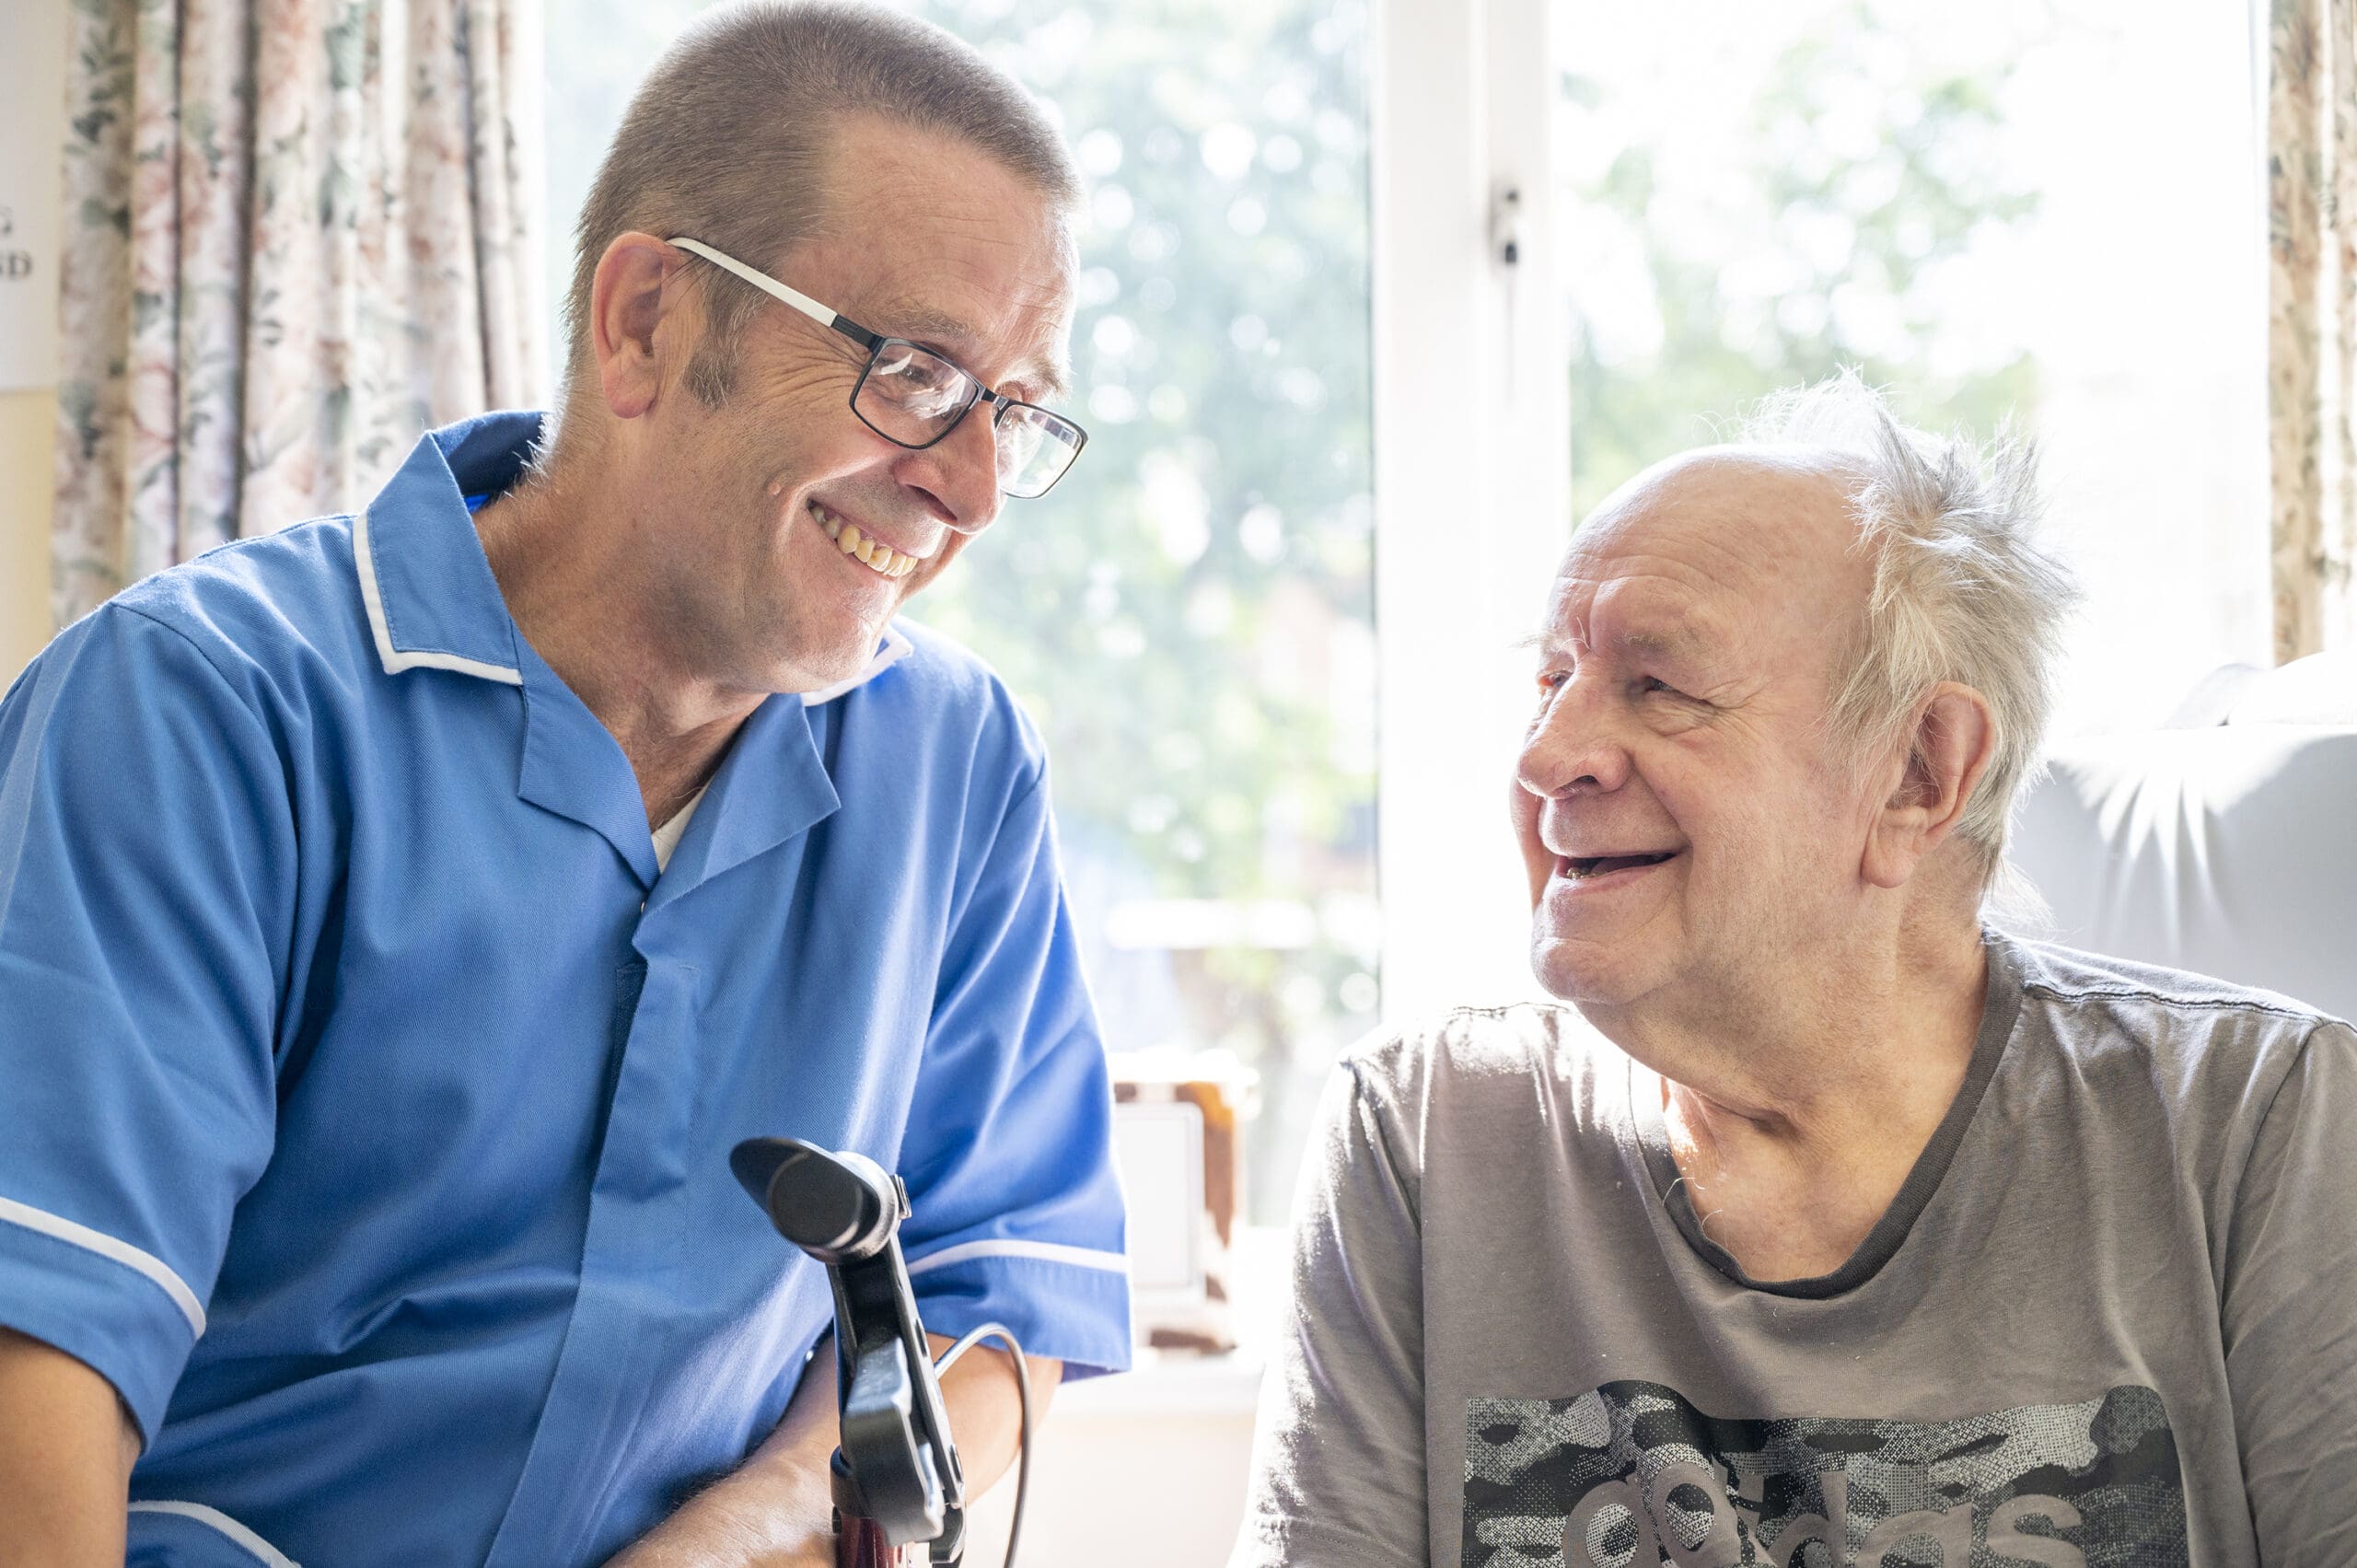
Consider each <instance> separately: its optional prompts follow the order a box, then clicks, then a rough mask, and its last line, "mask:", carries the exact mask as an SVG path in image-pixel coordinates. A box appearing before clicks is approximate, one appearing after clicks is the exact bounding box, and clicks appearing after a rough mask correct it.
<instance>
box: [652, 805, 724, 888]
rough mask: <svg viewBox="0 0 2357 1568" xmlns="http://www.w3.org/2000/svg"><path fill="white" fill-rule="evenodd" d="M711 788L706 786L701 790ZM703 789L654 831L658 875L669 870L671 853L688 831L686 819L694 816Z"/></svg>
mask: <svg viewBox="0 0 2357 1568" xmlns="http://www.w3.org/2000/svg"><path fill="white" fill-rule="evenodd" d="M711 787H712V786H711V785H710V784H706V785H704V786H703V789H710V788H711ZM703 789H700V790H698V791H696V792H695V794H693V795H691V796H688V803H687V804H686V805H685V806H682V807H679V814H678V815H676V816H674V817H673V818H672V819H670V820H669V821H668V822H666V823H664V824H663V825H662V826H661V827H659V828H657V829H656V830H655V869H656V873H657V874H658V875H659V874H660V873H662V872H664V871H666V870H668V869H669V868H670V865H671V852H672V851H673V850H675V849H678V848H679V840H680V838H681V836H682V835H684V834H685V833H686V832H687V830H688V819H689V818H691V817H692V816H694V815H695V814H696V807H697V805H698V804H699V803H701V802H702V799H703Z"/></svg>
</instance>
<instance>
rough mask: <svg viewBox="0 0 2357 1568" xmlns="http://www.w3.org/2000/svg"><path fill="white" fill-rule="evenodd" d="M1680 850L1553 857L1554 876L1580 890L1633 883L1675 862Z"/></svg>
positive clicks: (1681, 852) (1680, 852)
mask: <svg viewBox="0 0 2357 1568" xmlns="http://www.w3.org/2000/svg"><path fill="white" fill-rule="evenodd" d="M1683 853H1685V852H1684V851H1682V850H1674V849H1665V850H1635V851H1630V852H1628V853H1626V854H1585V855H1581V854H1564V855H1558V856H1556V857H1555V875H1556V876H1558V877H1562V878H1564V879H1565V880H1566V881H1570V882H1574V883H1577V884H1579V885H1580V886H1582V887H1594V886H1598V885H1601V884H1604V883H1606V882H1610V881H1615V880H1619V881H1629V880H1633V879H1634V878H1635V877H1638V876H1640V875H1642V874H1643V873H1644V872H1646V871H1649V870H1651V869H1652V868H1653V867H1655V866H1656V865H1663V864H1665V863H1666V862H1668V861H1672V860H1675V859H1677V858H1678V856H1679V855H1680V854H1683Z"/></svg>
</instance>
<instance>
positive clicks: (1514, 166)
mask: <svg viewBox="0 0 2357 1568" xmlns="http://www.w3.org/2000/svg"><path fill="white" fill-rule="evenodd" d="M1549 11H1550V7H1549V6H1548V5H1547V3H1546V0H1450V3H1447V4H1434V3H1433V0H1376V7H1375V31H1374V41H1373V42H1374V48H1373V72H1374V81H1373V84H1372V89H1373V90H1372V92H1371V94H1370V101H1371V116H1372V125H1371V127H1370V132H1371V136H1372V157H1371V165H1372V170H1373V173H1372V183H1373V208H1374V212H1373V221H1374V234H1373V243H1372V248H1371V255H1370V263H1369V264H1370V268H1371V274H1372V276H1371V281H1372V285H1373V295H1374V306H1373V308H1374V380H1375V385H1374V442H1375V516H1376V530H1375V531H1376V566H1375V577H1376V588H1375V604H1376V641H1377V660H1378V664H1377V668H1378V677H1379V687H1378V693H1377V698H1376V704H1377V707H1376V717H1377V723H1378V725H1379V726H1380V727H1379V738H1378V741H1377V753H1376V755H1377V769H1378V772H1377V774H1376V789H1377V792H1378V795H1377V811H1378V824H1377V831H1376V875H1377V877H1378V878H1379V883H1380V891H1381V896H1382V904H1383V926H1384V938H1383V970H1382V984H1383V1007H1382V1011H1383V1023H1384V1026H1385V1027H1386V1028H1392V1027H1396V1026H1398V1025H1401V1024H1404V1023H1408V1022H1410V1021H1412V1020H1416V1019H1422V1018H1429V1017H1431V1016H1434V1014H1435V1013H1438V1012H1440V1011H1443V1010H1445V1009H1446V1008H1449V1007H1452V1006H1457V1005H1475V1004H1494V1003H1497V1002H1501V1001H1509V1000H1514V999H1517V998H1521V997H1526V996H1532V995H1536V994H1538V991H1537V987H1536V985H1535V982H1533V981H1531V980H1530V979H1529V970H1528V962H1527V945H1528V935H1527V934H1528V929H1529V898H1528V893H1527V884H1526V883H1525V881H1524V879H1523V871H1522V865H1521V862H1520V860H1519V858H1518V856H1517V855H1516V854H1515V848H1514V844H1513V842H1512V838H1511V835H1510V834H1509V832H1508V830H1507V827H1506V817H1505V809H1506V801H1507V791H1508V789H1509V788H1510V781H1511V778H1512V774H1513V767H1514V757H1515V750H1516V749H1517V746H1518V743H1519V741H1520V738H1521V735H1522V730H1523V726H1524V725H1525V724H1526V723H1527V720H1528V717H1529V713H1530V702H1529V695H1530V656H1529V655H1528V654H1527V653H1526V652H1523V651H1521V650H1519V649H1518V648H1516V647H1515V642H1516V640H1517V639H1518V638H1520V637H1521V636H1522V635H1524V634H1525V633H1527V632H1529V631H1530V630H1532V629H1533V628H1534V624H1535V621H1536V620H1537V617H1538V612H1539V610H1540V609H1541V608H1542V606H1543V604H1544V600H1545V588H1546V585H1547V582H1548V579H1549V577H1550V575H1551V574H1552V571H1553V568H1554V565H1555V563H1556V561H1557V559H1558V557H1559V556H1560V555H1561V554H1562V550H1563V547H1564V545H1565V544H1566V543H1567V542H1568V540H1570V538H1571V529H1572V523H1573V518H1572V517H1570V516H1569V509H1570V441H1571V434H1570V392H1569V378H1568V371H1567V366H1569V365H1570V362H1571V359H1570V343H1569V338H1568V325H1567V320H1566V314H1565V311H1564V308H1563V305H1562V297H1561V291H1560V290H1559V289H1557V288H1556V287H1555V286H1554V278H1555V272H1554V265H1553V263H1554V258H1553V255H1552V251H1553V248H1554V247H1553V239H1552V213H1551V211H1550V208H1551V205H1552V192H1553V190H1554V180H1553V178H1552V175H1553V169H1552V168H1551V163H1552V158H1551V147H1552V139H1553V126H1552V120H1553V106H1554V90H1553V88H1554V81H1553V74H1554V70H1555V65H1554V52H1553V49H1552V47H1551V39H1550V31H1551V28H1552V25H1553V24H1552V22H1551V19H1550V15H1549ZM1508 191H1512V192H1516V193H1517V194H1518V196H1519V201H1518V203H1516V211H1515V215H1514V219H1513V222H1512V224H1511V227H1512V230H1513V233H1512V236H1511V238H1512V239H1513V241H1514V244H1515V260H1514V261H1512V262H1511V263H1509V262H1507V261H1505V260H1504V253H1503V252H1504V241H1505V239H1506V238H1508V236H1507V235H1506V234H1505V233H1504V228H1505V227H1506V225H1505V224H1504V223H1503V222H1502V217H1503V214H1502V204H1501V200H1500V198H1501V197H1502V196H1503V194H1504V192H1508Z"/></svg>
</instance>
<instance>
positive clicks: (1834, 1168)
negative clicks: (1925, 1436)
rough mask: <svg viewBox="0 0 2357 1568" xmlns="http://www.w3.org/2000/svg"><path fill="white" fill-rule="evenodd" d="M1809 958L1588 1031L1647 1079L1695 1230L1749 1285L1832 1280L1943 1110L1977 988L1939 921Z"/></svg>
mask: <svg viewBox="0 0 2357 1568" xmlns="http://www.w3.org/2000/svg"><path fill="white" fill-rule="evenodd" d="M1809 958H1811V959H1813V960H1816V961H1812V962H1809V963H1806V964H1804V965H1800V966H1796V967H1795V968H1794V970H1790V971H1787V972H1785V973H1783V974H1782V977H1781V978H1780V979H1779V980H1777V981H1775V982H1774V983H1773V984H1771V985H1770V986H1768V987H1765V988H1762V989H1759V990H1757V991H1754V992H1752V993H1749V994H1747V995H1744V996H1741V997H1736V996H1726V997H1721V998H1717V999H1715V1001H1714V1002H1713V1003H1706V1004H1704V1005H1701V1007H1699V1008H1697V1009H1696V1010H1694V1011H1690V1012H1682V1013H1681V1014H1679V1015H1666V1016H1646V1015H1645V1010H1644V1009H1643V1008H1642V1007H1639V1008H1631V1009H1628V1010H1625V1012H1624V1013H1623V1015H1622V1016H1618V1017H1615V1018H1611V1019H1609V1020H1599V1022H1602V1023H1605V1025H1606V1032H1608V1034H1610V1035H1612V1036H1613V1038H1614V1039H1615V1040H1618V1041H1619V1042H1620V1044H1621V1045H1622V1047H1623V1048H1624V1049H1625V1050H1627V1051H1629V1053H1630V1055H1631V1056H1632V1057H1634V1058H1635V1059H1636V1060H1637V1061H1638V1062H1639V1063H1641V1064H1643V1066H1646V1067H1649V1068H1651V1069H1653V1072H1654V1074H1656V1075H1657V1076H1658V1079H1659V1086H1658V1088H1657V1089H1654V1088H1650V1087H1648V1088H1644V1089H1641V1092H1657V1093H1659V1094H1660V1095H1661V1097H1662V1109H1663V1120H1664V1123H1665V1125H1666V1128H1667V1130H1668V1133H1669V1141H1670V1152H1671V1155H1672V1157H1673V1158H1674V1159H1675V1160H1676V1161H1677V1163H1678V1170H1679V1172H1680V1174H1681V1175H1683V1176H1684V1177H1685V1178H1686V1179H1687V1181H1688V1183H1689V1185H1690V1187H1691V1189H1692V1191H1691V1193H1690V1194H1689V1195H1690V1197H1691V1198H1692V1201H1693V1202H1694V1208H1695V1213H1696V1214H1697V1215H1699V1216H1701V1219H1702V1221H1703V1230H1704V1232H1705V1234H1706V1235H1708V1236H1710V1237H1711V1238H1712V1239H1713V1240H1714V1241H1716V1242H1718V1243H1719V1245H1721V1246H1722V1247H1724V1248H1725V1249H1727V1250H1728V1251H1729V1252H1731V1253H1733V1254H1734V1255H1735V1257H1736V1260H1738V1261H1740V1262H1741V1263H1742V1264H1743V1266H1744V1268H1745V1271H1746V1272H1747V1273H1749V1274H1750V1275H1751V1276H1752V1277H1753V1278H1756V1279H1763V1280H1775V1279H1798V1278H1807V1277H1813V1276H1816V1275H1819V1274H1824V1273H1829V1272H1833V1271H1834V1270H1835V1269H1838V1268H1839V1267H1840V1265H1841V1263H1842V1262H1843V1261H1845V1260H1847V1259H1848V1258H1849V1257H1850V1255H1851V1254H1852V1252H1853V1251H1855V1250H1856V1249H1857V1247H1858V1245H1859V1243H1861V1242H1862V1241H1864V1239H1865V1237H1866V1235H1867V1233H1868V1232H1869V1231H1871V1230H1872V1229H1873V1228H1874V1226H1875V1223H1876V1222H1877V1221H1878V1220H1880V1219H1881V1218H1882V1216H1883V1214H1884V1213H1885V1212H1886V1211H1887V1209H1888V1208H1889V1206H1890V1203H1891V1201H1892V1200H1893V1199H1894V1198H1896V1197H1897V1195H1898V1190H1899V1187H1900V1186H1901V1185H1902V1184H1903V1183H1904V1182H1905V1180H1906V1179H1907V1176H1908V1173H1909V1172H1910V1170H1911V1169H1912V1168H1913V1167H1914V1165H1915V1162H1916V1160H1917V1159H1918V1158H1919V1157H1920V1156H1922V1152H1923V1149H1924V1147H1925V1146H1926V1144H1929V1143H1930V1141H1931V1138H1932V1134H1933V1132H1935V1131H1936V1130H1937V1129H1938V1127H1939V1125H1940V1122H1941V1121H1942V1119H1943V1118H1945V1116H1946V1115H1947V1113H1948V1111H1949V1109H1950V1108H1951V1107H1952V1106H1953V1105H1954V1104H1955V1103H1956V1094H1957V1092H1958V1090H1959V1089H1960V1088H1961V1087H1962V1086H1963V1084H1964V1080H1965V1076H1966V1073H1967V1070H1968V1068H1969V1066H1970V1064H1971V1060H1972V1052H1973V1047H1974V1044H1975V1042H1976V1040H1977V1039H1978V1037H1979V1033H1980V1019H1981V1012H1982V1003H1983V999H1984V995H1985V993H1986V990H1987V981H1988V959H1987V954H1986V952H1985V950H1984V948H1983V947H1982V944H1981V939H1980V930H1979V927H1978V924H1977V922H1975V921H1973V920H1972V919H1970V918H1969V917H1968V916H1967V917H1966V918H1961V919H1959V918H1957V917H1956V912H1953V911H1943V912H1942V913H1941V916H1940V918H1939V919H1937V920H1936V921H1933V920H1917V921H1910V922H1908V923H1904V924H1902V925H1900V926H1899V927H1898V929H1897V930H1895V931H1892V932H1889V933H1886V934H1882V935H1877V936H1873V937H1866V936H1864V935H1863V934H1862V935H1860V936H1858V937H1855V938H1853V939H1852V941H1850V942H1845V943H1843V944H1841V945H1840V946H1839V947H1833V946H1830V945H1829V946H1828V947H1823V948H1819V949H1817V950H1816V951H1813V952H1812V953H1811V954H1810V955H1809ZM1643 1079H1644V1075H1643V1074H1640V1081H1641V1083H1643Z"/></svg>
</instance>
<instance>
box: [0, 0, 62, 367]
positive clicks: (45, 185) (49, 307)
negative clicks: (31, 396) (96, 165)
mask: <svg viewBox="0 0 2357 1568" xmlns="http://www.w3.org/2000/svg"><path fill="white" fill-rule="evenodd" d="M66 5H67V0H8V3H7V4H5V5H0V391H5V392H16V391H24V390H27V389H37V388H46V387H53V386H55V385H56V384H57V269H58V263H59V260H60V252H61V246H60V239H61V237H62V232H63V231H62V226H61V223H60V215H59V210H58V209H59V206H60V204H61V196H60V185H61V179H62V177H61V168H62V157H61V152H62V147H63V143H64V99H65V7H66Z"/></svg>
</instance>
